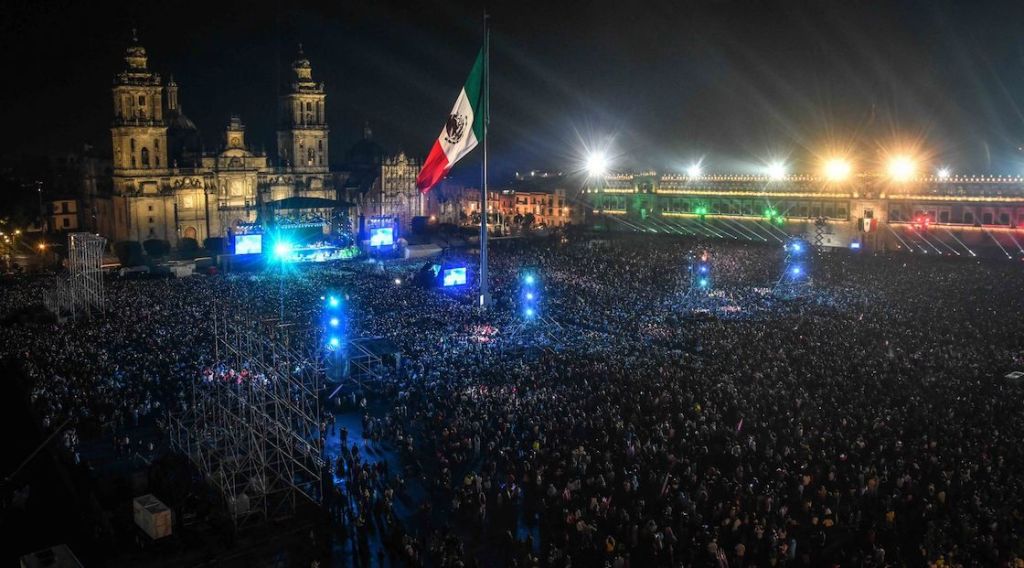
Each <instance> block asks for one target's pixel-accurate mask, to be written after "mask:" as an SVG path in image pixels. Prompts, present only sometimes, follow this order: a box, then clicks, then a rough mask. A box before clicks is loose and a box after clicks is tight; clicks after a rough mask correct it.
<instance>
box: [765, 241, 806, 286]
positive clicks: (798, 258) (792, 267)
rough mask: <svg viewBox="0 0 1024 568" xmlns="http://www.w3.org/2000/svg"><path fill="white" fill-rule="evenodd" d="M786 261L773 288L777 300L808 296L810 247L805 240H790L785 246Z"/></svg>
mask: <svg viewBox="0 0 1024 568" xmlns="http://www.w3.org/2000/svg"><path fill="white" fill-rule="evenodd" d="M783 250H785V251H786V259H785V261H784V262H783V267H782V274H780V275H779V279H778V280H777V281H776V282H775V286H774V287H773V288H772V295H773V296H775V297H776V298H782V299H793V298H798V297H800V296H803V295H804V294H806V293H807V292H808V291H809V289H810V286H811V279H810V276H811V275H810V271H809V270H808V267H807V258H808V253H809V252H810V246H809V245H808V244H807V242H805V241H804V240H803V239H790V240H789V241H787V242H786V244H785V245H784V246H783Z"/></svg>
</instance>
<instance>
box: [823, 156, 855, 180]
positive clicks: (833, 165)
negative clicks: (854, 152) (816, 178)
mask: <svg viewBox="0 0 1024 568" xmlns="http://www.w3.org/2000/svg"><path fill="white" fill-rule="evenodd" d="M851 170H852V168H851V167H850V162H847V161H846V160H844V159H842V158H832V159H831V160H829V161H827V162H825V177H826V178H827V179H828V180H829V181H843V180H845V179H846V178H848V177H850V172H851Z"/></svg>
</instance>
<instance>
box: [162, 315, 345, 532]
mask: <svg viewBox="0 0 1024 568" xmlns="http://www.w3.org/2000/svg"><path fill="white" fill-rule="evenodd" d="M215 336H216V353H217V356H216V359H217V361H218V364H217V366H216V367H214V369H213V373H212V375H206V374H201V375H199V376H197V377H194V378H193V380H192V391H191V393H192V394H191V401H190V404H189V405H188V407H186V408H184V409H182V410H180V411H178V412H175V413H171V414H170V415H169V417H168V418H169V420H168V426H169V431H170V439H171V445H172V447H173V448H174V449H176V450H177V451H179V452H181V453H182V454H184V455H186V456H188V458H189V459H190V460H191V461H192V463H193V464H195V466H196V467H197V468H198V469H199V471H200V472H201V473H202V474H203V476H204V477H205V479H207V480H208V481H209V482H210V483H211V484H212V485H213V486H214V487H215V488H216V489H217V490H218V492H219V493H220V495H221V496H222V497H223V500H224V505H225V506H226V507H227V510H228V514H229V516H230V517H231V519H232V520H233V521H234V523H235V526H236V528H242V527H244V526H246V525H249V524H255V523H259V522H262V521H267V520H272V519H282V518H287V517H290V516H291V515H292V514H294V512H295V509H296V506H297V504H298V502H299V501H300V500H308V501H310V502H312V503H315V504H321V503H322V502H323V491H324V488H323V483H324V466H325V462H324V458H323V455H324V453H323V450H324V448H323V437H322V436H323V435H324V433H323V432H322V431H321V425H322V424H321V415H320V400H319V395H320V387H321V384H322V380H323V375H324V369H323V364H322V360H321V357H320V350H319V349H317V348H316V346H317V345H319V343H318V341H319V337H318V332H317V331H316V330H315V329H306V328H303V329H295V328H293V327H292V326H289V325H287V324H282V323H281V322H279V321H278V320H264V321H262V322H259V323H252V320H248V322H245V321H241V320H240V319H239V318H225V319H219V320H218V321H216V322H215ZM310 336H311V337H310Z"/></svg>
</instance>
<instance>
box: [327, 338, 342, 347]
mask: <svg viewBox="0 0 1024 568" xmlns="http://www.w3.org/2000/svg"><path fill="white" fill-rule="evenodd" d="M327 343H329V344H330V345H331V347H338V346H340V345H341V340H340V339H338V338H337V337H332V338H331V339H330V341H328V342H327Z"/></svg>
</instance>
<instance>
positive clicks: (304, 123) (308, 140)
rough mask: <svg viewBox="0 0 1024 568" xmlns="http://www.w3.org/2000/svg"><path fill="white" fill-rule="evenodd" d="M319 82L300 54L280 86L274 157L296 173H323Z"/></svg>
mask: <svg viewBox="0 0 1024 568" xmlns="http://www.w3.org/2000/svg"><path fill="white" fill-rule="evenodd" d="M325 99H326V95H325V94H324V85H323V83H316V82H314V81H313V68H312V66H311V65H310V64H309V60H308V59H306V57H305V56H304V55H303V54H302V46H301V45H299V56H298V59H296V60H295V62H294V63H292V68H291V80H290V81H289V82H288V83H287V84H286V85H284V86H283V87H282V93H281V97H280V101H279V105H278V113H279V115H280V118H279V123H278V124H279V126H278V130H277V158H278V161H279V162H280V164H281V165H284V166H288V167H289V168H291V169H292V170H293V171H295V172H297V173H326V172H327V168H328V162H327V131H328V129H327V115H326V113H325V110H326V109H325V108H324V102H325Z"/></svg>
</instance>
